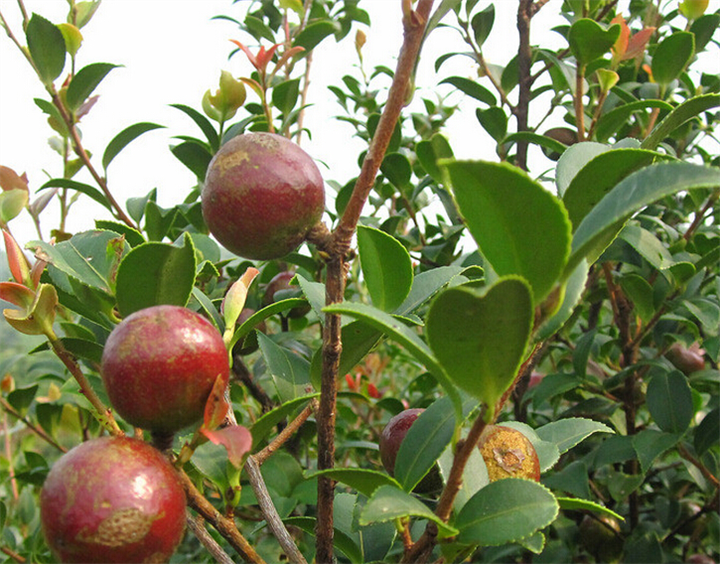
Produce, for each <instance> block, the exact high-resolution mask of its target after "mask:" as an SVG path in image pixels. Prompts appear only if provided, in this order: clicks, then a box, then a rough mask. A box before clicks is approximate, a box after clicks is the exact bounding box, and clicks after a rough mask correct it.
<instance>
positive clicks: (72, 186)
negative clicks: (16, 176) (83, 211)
mask: <svg viewBox="0 0 720 564" xmlns="http://www.w3.org/2000/svg"><path fill="white" fill-rule="evenodd" d="M48 188H66V189H68V190H76V191H78V192H80V193H82V194H85V195H86V196H88V197H90V198H92V199H93V200H95V201H96V202H97V203H98V204H100V205H101V206H103V207H104V208H106V209H107V210H109V211H111V212H112V211H113V208H112V205H111V204H110V201H109V200H108V199H107V197H106V196H105V194H103V193H102V192H100V190H98V189H97V188H94V187H93V186H90V185H89V184H83V183H82V182H78V181H76V180H70V179H68V178H53V179H52V180H48V181H47V182H46V183H45V184H43V185H42V186H40V188H38V191H40V190H46V189H48Z"/></svg>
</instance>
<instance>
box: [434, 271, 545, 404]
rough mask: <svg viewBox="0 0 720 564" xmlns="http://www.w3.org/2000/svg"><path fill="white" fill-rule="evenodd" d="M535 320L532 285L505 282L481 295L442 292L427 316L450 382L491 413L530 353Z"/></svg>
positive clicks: (463, 291) (461, 289)
mask: <svg viewBox="0 0 720 564" xmlns="http://www.w3.org/2000/svg"><path fill="white" fill-rule="evenodd" d="M532 319H533V304H532V294H531V291H530V288H529V287H528V285H527V283H526V282H525V281H523V280H522V279H519V278H515V277H507V278H501V279H500V280H499V281H498V282H496V283H495V284H494V285H493V286H491V287H489V288H484V289H483V290H482V291H478V290H474V289H472V288H468V287H463V286H460V287H456V288H450V289H448V290H445V291H444V292H442V293H441V294H440V295H439V296H438V297H437V298H435V301H433V303H432V305H431V306H430V311H429V312H428V316H427V320H426V324H427V339H428V342H429V343H430V346H431V347H432V350H433V351H434V353H435V357H436V358H437V359H438V361H439V362H440V364H441V365H442V366H443V368H444V370H445V372H446V373H447V375H448V376H449V377H450V380H451V381H452V382H453V383H454V384H455V385H457V386H458V387H459V388H462V389H463V390H465V391H466V392H468V393H469V394H470V395H472V396H473V397H475V398H477V399H478V400H480V401H481V402H483V403H484V404H485V405H486V406H488V408H489V409H491V410H492V409H494V407H495V403H496V402H497V401H498V400H499V399H500V397H501V396H502V394H503V393H504V392H505V390H507V388H508V387H509V386H510V384H511V383H512V381H513V379H514V377H515V374H516V371H517V369H518V367H519V366H520V362H521V361H522V359H523V357H524V355H525V347H526V345H527V341H528V338H529V336H530V330H531V326H532Z"/></svg>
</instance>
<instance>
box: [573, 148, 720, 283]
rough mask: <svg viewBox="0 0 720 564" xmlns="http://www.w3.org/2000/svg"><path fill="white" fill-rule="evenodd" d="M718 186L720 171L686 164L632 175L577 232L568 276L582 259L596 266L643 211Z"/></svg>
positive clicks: (656, 166)
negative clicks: (682, 193) (684, 192)
mask: <svg viewBox="0 0 720 564" xmlns="http://www.w3.org/2000/svg"><path fill="white" fill-rule="evenodd" d="M718 185H720V170H718V169H716V168H710V167H704V166H700V165H695V164H690V163H684V162H673V163H659V164H654V165H650V166H648V167H645V168H643V169H641V170H639V171H637V172H635V173H633V174H631V175H630V176H628V177H627V178H625V179H624V180H622V181H621V182H620V183H619V184H618V185H617V186H615V188H613V189H612V190H611V191H610V192H609V193H608V194H607V195H606V196H605V197H604V198H603V199H602V200H600V202H599V203H598V204H597V205H596V206H595V207H594V208H593V209H592V210H591V211H590V213H588V214H587V215H586V216H585V218H584V219H583V220H582V222H581V223H580V225H579V226H578V228H577V229H576V231H575V234H574V235H573V242H572V252H571V254H570V259H569V260H568V263H567V266H566V268H565V275H566V276H569V275H570V274H571V273H572V271H573V270H574V269H575V268H576V267H577V265H578V264H579V263H580V261H581V260H582V259H585V258H586V259H587V260H588V262H589V263H591V264H592V263H593V262H595V261H596V260H597V258H598V257H599V256H600V255H601V254H602V252H603V251H604V250H605V249H606V248H607V247H608V246H609V245H610V243H611V242H612V241H613V240H614V239H615V237H616V236H617V234H618V233H619V232H620V231H621V230H622V228H623V226H624V224H625V222H626V221H627V220H628V219H630V217H631V216H632V215H633V214H635V212H637V211H639V210H640V209H642V208H643V207H645V206H647V205H649V204H651V203H653V202H654V201H656V200H659V199H660V198H663V197H664V196H669V195H671V194H675V193H677V192H679V191H681V190H692V189H697V188H712V187H715V186H718Z"/></svg>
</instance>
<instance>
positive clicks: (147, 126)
mask: <svg viewBox="0 0 720 564" xmlns="http://www.w3.org/2000/svg"><path fill="white" fill-rule="evenodd" d="M161 127H164V126H162V125H158V124H157V123H147V122H141V123H136V124H134V125H131V126H129V127H126V128H125V129H123V130H122V131H121V132H120V133H118V134H117V135H116V136H115V137H113V139H112V141H110V143H108V146H107V147H106V148H105V152H104V153H103V158H102V165H103V168H104V169H106V170H107V167H108V165H109V164H110V163H111V162H112V160H113V159H114V158H115V157H116V156H117V155H118V153H119V152H120V151H122V150H123V149H124V148H125V147H126V146H127V145H128V143H130V142H131V141H133V140H135V139H136V138H137V137H140V135H142V134H143V133H147V132H148V131H152V130H153V129H160V128H161Z"/></svg>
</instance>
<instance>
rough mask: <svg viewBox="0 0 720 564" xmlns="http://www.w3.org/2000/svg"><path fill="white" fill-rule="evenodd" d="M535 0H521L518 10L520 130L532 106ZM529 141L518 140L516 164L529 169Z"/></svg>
mask: <svg viewBox="0 0 720 564" xmlns="http://www.w3.org/2000/svg"><path fill="white" fill-rule="evenodd" d="M532 8H533V0H520V4H519V6H518V12H517V28H518V33H519V37H520V45H519V47H518V75H519V76H518V103H517V107H516V111H515V117H516V118H517V130H518V132H522V131H527V130H528V113H529V108H530V87H531V85H532V81H531V77H530V67H531V66H532V52H531V50H530V20H531V18H532ZM527 153H528V142H527V141H518V144H517V158H516V163H515V164H516V165H517V166H518V167H520V168H521V169H523V170H527Z"/></svg>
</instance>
